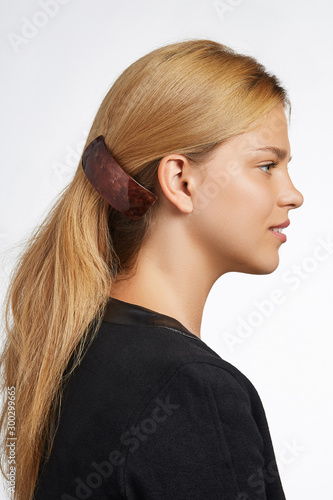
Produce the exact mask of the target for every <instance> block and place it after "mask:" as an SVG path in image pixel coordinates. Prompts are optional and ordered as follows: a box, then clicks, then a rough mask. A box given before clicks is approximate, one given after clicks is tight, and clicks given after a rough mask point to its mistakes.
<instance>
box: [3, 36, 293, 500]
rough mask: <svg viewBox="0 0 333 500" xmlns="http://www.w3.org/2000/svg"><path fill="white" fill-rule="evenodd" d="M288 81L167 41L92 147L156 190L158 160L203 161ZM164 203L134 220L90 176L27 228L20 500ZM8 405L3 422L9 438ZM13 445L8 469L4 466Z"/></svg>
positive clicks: (111, 95) (9, 376)
mask: <svg viewBox="0 0 333 500" xmlns="http://www.w3.org/2000/svg"><path fill="white" fill-rule="evenodd" d="M281 103H282V104H283V105H286V104H288V98H287V96H286V92H285V90H284V89H283V88H282V87H281V85H280V84H279V82H278V80H277V79H276V78H275V77H274V76H273V75H270V74H269V73H268V72H267V71H266V70H265V68H264V67H263V66H262V65H260V64H259V63H258V62H257V61H256V60H255V59H253V58H252V57H249V56H244V55H241V54H237V53H235V52H234V51H233V50H231V49H230V48H228V47H226V46H224V45H221V44H219V43H216V42H213V41H210V40H190V41H185V42H180V43H176V44H171V45H168V46H165V47H162V48H159V49H157V50H154V51H153V52H151V53H149V54H147V55H145V56H144V57H142V58H141V59H139V60H138V61H136V62H134V63H133V64H132V65H131V66H129V67H128V68H127V69H126V70H125V71H124V72H123V73H122V74H121V75H120V76H119V78H118V79H117V80H116V82H115V83H114V85H113V86H112V87H111V89H110V90H109V91H108V93H107V95H106V96H105V98H104V100H103V102H102V104H101V106H100V108H99V110H98V112H97V115H96V117H95V120H94V123H93V125H92V128H91V130H90V133H89V136H88V138H87V142H86V145H87V144H88V143H90V142H91V141H92V140H93V139H94V138H95V137H97V136H98V135H104V137H105V141H106V144H107V146H108V148H109V150H110V151H111V152H112V154H113V156H114V157H115V159H116V160H117V161H118V163H119V164H120V165H122V166H123V168H124V169H125V170H126V171H127V172H128V173H129V174H131V175H132V176H133V177H134V178H135V179H136V180H137V181H138V182H140V183H141V184H143V185H144V186H145V187H146V188H147V189H150V190H151V191H153V192H154V191H156V188H157V182H158V181H157V168H158V165H159V162H160V160H161V159H162V158H163V157H164V156H166V155H168V154H171V153H181V154H183V155H185V156H187V157H188V158H189V159H190V160H191V161H193V162H196V163H198V164H200V162H202V161H203V160H204V159H205V158H206V157H207V155H208V154H209V153H210V152H211V151H213V150H214V148H215V147H217V146H218V145H219V144H221V143H222V142H223V141H224V140H225V139H227V138H229V137H231V136H234V135H237V134H240V133H242V132H245V131H247V130H248V129H249V127H250V126H251V124H253V122H255V120H256V119H257V118H259V117H260V116H262V115H263V114H264V113H266V112H267V111H269V110H271V109H272V108H273V107H274V106H276V105H277V104H281ZM157 206H158V201H157V202H156V204H155V205H154V206H153V207H152V209H151V210H150V211H148V212H147V214H146V215H145V216H144V217H143V218H142V219H141V220H139V221H135V222H134V221H132V220H130V219H127V218H126V217H124V216H122V215H121V214H119V213H118V212H116V211H115V210H114V209H112V208H111V207H110V206H109V205H108V204H107V203H106V202H105V201H104V200H103V199H102V198H101V197H100V196H99V195H98V194H97V193H96V191H95V190H94V189H93V188H92V186H91V185H90V183H89V182H88V181H87V179H86V178H85V175H84V173H83V170H82V166H81V162H80V164H79V165H78V168H77V171H76V173H75V176H74V178H73V181H72V182H71V183H70V185H69V186H68V187H67V189H66V190H65V191H64V193H63V194H62V196H61V198H60V199H59V200H58V202H57V203H56V204H55V206H54V208H53V209H52V211H51V212H50V213H49V215H48V217H47V218H46V220H45V221H44V222H43V224H42V225H41V226H40V227H39V228H38V229H37V231H36V232H35V234H33V236H32V237H31V240H30V242H29V245H28V246H27V248H26V250H25V252H24V254H23V255H22V257H21V259H20V261H19V263H18V267H17V270H16V272H15V275H14V276H13V278H12V281H11V285H10V288H9V290H8V295H7V301H6V331H7V337H6V345H5V348H4V350H3V353H2V357H1V367H2V371H3V380H2V383H3V385H2V390H3V394H4V396H6V392H7V387H11V386H14V387H15V392H16V401H15V404H16V438H17V440H16V490H15V495H14V498H15V499H19V500H31V499H32V498H33V492H34V488H35V487H36V484H37V478H38V473H39V471H40V468H41V466H42V464H43V463H46V461H47V459H48V457H49V455H50V452H51V448H52V443H53V440H54V436H55V432H56V428H57V421H58V417H59V412H60V406H61V395H62V389H63V387H64V384H65V383H66V381H67V379H68V377H69V376H70V374H71V372H72V371H73V370H74V369H75V367H76V366H77V365H78V364H79V363H80V362H81V360H82V357H83V355H84V353H85V352H86V349H87V348H88V347H89V345H90V343H91V342H92V340H93V338H94V336H95V334H96V332H97V330H98V327H99V325H100V322H101V318H102V316H103V311H104V308H105V305H106V303H107V300H108V297H109V296H110V291H111V289H112V283H113V281H114V280H115V278H116V276H117V274H118V275H119V273H120V272H124V271H126V270H130V269H131V268H132V267H133V265H134V263H135V258H136V256H137V254H138V250H139V249H140V246H141V245H142V242H143V240H144V237H145V234H146V232H147V228H148V227H149V223H150V221H151V218H152V214H154V211H155V210H156V207H157ZM6 410H7V407H6V405H5V406H4V408H3V411H2V414H1V420H0V426H1V429H2V433H3V441H2V446H3V449H4V450H6V446H5V437H6V436H5V433H6V429H7V425H8V420H7V411H6ZM7 463H8V450H6V452H4V453H3V463H2V466H1V469H2V472H3V474H4V475H5V474H6V473H8V469H7V468H6V464H7Z"/></svg>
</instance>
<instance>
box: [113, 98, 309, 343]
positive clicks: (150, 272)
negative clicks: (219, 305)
mask: <svg viewBox="0 0 333 500" xmlns="http://www.w3.org/2000/svg"><path fill="white" fill-rule="evenodd" d="M254 125H255V128H254V129H253V130H251V131H249V132H246V133H243V134H240V135H238V136H235V137H232V138H230V139H228V140H227V141H225V142H224V143H223V144H222V145H220V146H218V148H216V149H215V150H214V152H213V154H212V155H211V156H210V158H209V159H208V160H207V161H205V162H204V164H202V165H194V164H193V163H191V162H190V161H189V160H188V159H187V158H186V157H185V156H183V155H179V154H171V155H168V156H166V157H164V158H163V159H162V161H161V162H160V165H159V169H158V179H159V184H160V185H159V193H158V195H159V200H158V206H157V207H156V209H155V214H154V219H153V221H152V224H151V226H150V228H149V230H148V232H147V235H146V239H145V244H144V245H143V247H142V249H141V251H140V252H139V254H138V258H137V262H136V266H135V268H134V269H133V272H132V273H131V274H130V275H127V276H119V279H117V281H116V282H115V283H114V284H112V292H111V296H112V297H115V298H118V299H120V300H124V301H126V302H130V303H132V304H138V305H141V306H143V307H147V308H148V309H152V310H154V311H157V312H160V313H162V314H166V315H168V316H171V317H173V318H176V319H177V320H178V321H180V322H181V323H182V324H183V325H184V326H185V327H186V328H188V329H189V330H190V331H191V332H192V333H194V334H195V335H197V336H198V337H200V327H201V320H202V313H203V308H204V305H205V302H206V299H207V296H208V294H209V291H210V289H211V287H212V286H213V284H214V283H215V281H216V280H217V279H218V278H219V277H220V276H222V275H223V274H225V273H227V272H231V271H236V272H243V273H251V274H269V273H271V272H273V271H274V270H275V269H276V268H277V266H278V263H279V254H278V250H279V248H280V246H281V244H283V243H282V241H281V240H280V239H279V238H278V237H277V236H276V235H274V233H273V232H272V230H271V229H270V228H272V227H274V226H278V225H280V224H282V223H284V222H285V221H287V220H288V213H289V210H291V209H294V208H297V207H299V206H301V205H302V203H303V196H302V194H301V193H300V192H299V191H298V190H297V189H296V188H295V187H294V185H293V184H292V182H291V179H290V176H289V172H288V161H289V160H290V143H289V139H288V125H287V120H286V116H285V111H284V109H283V106H282V105H278V106H276V107H275V108H274V109H272V110H271V111H270V112H268V113H267V114H265V115H264V116H263V117H262V118H261V119H260V120H259V121H257V122H256V123H255V124H254ZM263 148H278V149H279V150H280V151H281V152H282V153H283V157H281V158H279V157H278V155H277V152H276V151H272V150H269V149H263ZM273 163H276V164H277V165H276V166H275V168H274V167H273V166H268V165H270V164H273Z"/></svg>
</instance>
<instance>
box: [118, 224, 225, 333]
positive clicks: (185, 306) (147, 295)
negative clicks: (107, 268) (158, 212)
mask: <svg viewBox="0 0 333 500" xmlns="http://www.w3.org/2000/svg"><path fill="white" fill-rule="evenodd" d="M182 231H183V229H182ZM175 233H177V231H175V228H173V229H172V231H171V230H170V231H167V229H166V227H165V226H164V227H163V234H159V233H158V232H157V231H155V233H154V234H153V235H151V236H150V237H149V238H148V239H147V240H146V242H145V244H144V246H143V247H142V248H141V250H140V252H139V254H138V257H137V260H136V266H135V269H134V271H133V272H132V273H131V274H129V273H128V274H127V275H125V274H123V275H122V274H120V275H118V277H117V279H116V281H115V282H114V283H113V284H112V288H111V293H110V296H111V297H114V298H116V299H119V300H123V301H125V302H129V303H132V304H137V305H140V306H143V307H146V308H148V309H152V310H153V311H156V312H159V313H161V314H166V315H168V316H171V317H173V318H175V319H177V320H178V321H180V323H182V324H183V325H184V326H185V327H186V328H187V329H188V330H189V331H190V332H192V333H193V334H194V335H197V336H198V337H200V330H201V322H202V314H203V309H204V305H205V303H206V300H207V296H208V294H209V291H210V289H211V287H212V285H213V284H214V282H215V280H216V278H217V276H214V274H213V273H212V272H211V270H210V269H209V266H208V262H207V259H206V258H205V256H204V253H203V252H202V251H201V252H200V249H199V248H198V247H197V246H196V245H194V244H193V242H192V243H191V242H190V241H189V240H187V239H186V238H183V239H181V238H177V234H175ZM215 273H216V271H215Z"/></svg>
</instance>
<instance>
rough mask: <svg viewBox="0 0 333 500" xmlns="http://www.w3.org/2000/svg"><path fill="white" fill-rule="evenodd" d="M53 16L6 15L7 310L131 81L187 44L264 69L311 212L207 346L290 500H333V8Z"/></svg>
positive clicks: (74, 7)
mask: <svg viewBox="0 0 333 500" xmlns="http://www.w3.org/2000/svg"><path fill="white" fill-rule="evenodd" d="M51 3H53V5H55V7H53V12H52V15H51V13H50V12H51V11H50V8H51V7H50V4H51ZM43 4H44V7H42V5H43ZM46 4H47V0H44V1H43V0H24V1H23V0H16V1H15V2H9V1H8V2H4V0H2V2H1V13H0V19H1V59H2V65H1V66H2V71H1V75H2V76H1V84H2V92H1V101H2V102H1V104H2V107H1V109H2V114H1V118H2V130H1V137H2V139H3V141H2V146H1V164H0V165H1V166H0V169H1V181H0V190H1V194H0V263H1V276H0V279H1V283H2V286H1V297H3V293H4V291H5V289H6V283H7V280H8V275H9V273H10V271H11V269H12V267H13V262H14V257H15V255H16V253H17V251H18V248H19V246H18V244H19V243H20V242H22V239H23V238H25V237H27V236H28V235H29V233H30V231H31V230H32V229H33V228H34V227H35V226H36V225H37V224H38V223H39V222H41V220H42V218H43V217H44V216H45V214H46V212H47V210H48V208H49V207H50V206H51V203H52V201H53V200H54V198H55V196H56V195H57V194H58V193H59V192H60V191H61V190H62V189H63V187H65V185H66V184H67V183H68V182H69V181H70V179H71V176H72V175H73V173H74V170H75V168H76V166H77V163H78V159H79V155H81V152H82V147H83V141H84V139H85V138H86V136H87V133H88V130H89V128H90V126H91V124H92V120H93V118H94V115H95V113H96V111H97V108H98V106H99V104H100V102H101V100H102V99H103V97H104V95H105V93H106V91H107V90H108V88H109V87H110V86H111V84H112V82H113V81H114V80H115V78H116V77H117V76H118V75H119V74H120V72H121V71H122V70H124V69H125V68H126V67H127V66H128V65H129V64H130V63H131V62H133V61H134V60H136V59H137V58H138V57H140V56H142V55H143V54H145V53H147V52H149V51H151V50H152V49H155V48H157V47H159V46H161V45H164V44H166V43H170V42H175V41H180V40H184V39H188V38H210V39H213V40H216V41H218V42H222V43H225V44H227V45H230V46H231V47H233V48H235V49H237V50H239V51H241V52H245V53H247V54H250V55H254V56H255V57H257V58H258V59H259V61H260V62H262V63H264V64H265V65H266V67H267V68H268V69H269V70H271V71H273V72H274V73H276V74H277V75H278V76H279V78H280V79H281V80H282V82H283V84H284V85H285V86H286V88H287V89H288V91H289V94H290V97H291V101H292V121H291V126H290V140H291V146H292V155H293V161H292V162H291V165H290V174H291V176H292V179H293V181H294V183H295V185H296V187H297V188H298V189H299V190H300V191H301V192H302V193H303V195H304V197H305V202H304V205H303V206H302V208H301V209H299V210H297V211H295V212H291V213H290V219H291V226H290V228H288V230H287V231H286V232H287V235H288V242H287V243H286V244H285V245H283V247H282V248H281V250H280V266H279V268H278V270H276V271H275V272H274V273H272V274H271V275H268V276H249V275H242V274H235V273H232V274H228V275H226V276H224V277H222V278H220V279H219V280H218V282H217V283H216V284H215V285H214V287H213V289H212V291H211V293H210V295H209V297H208V301H207V304H206V307H205V311H204V317H203V324H202V333H201V336H202V339H203V340H204V341H205V342H206V343H207V344H208V345H209V346H210V347H212V348H213V349H215V350H216V351H217V352H218V353H219V354H220V356H221V357H223V358H224V359H226V360H227V361H229V362H230V363H232V364H233V365H235V366H237V367H238V368H239V369H240V370H241V371H242V372H243V373H244V374H245V375H247V376H248V378H249V379H250V380H251V381H252V382H253V384H254V385H255V387H256V388H257V390H258V392H259V394H260V396H261V399H262V401H263V404H264V407H265V410H266V414H267V418H268V421H269V425H270V430H271V435H272V440H273V444H274V448H275V452H276V455H277V458H278V463H279V468H280V473H281V478H282V482H283V485H284V489H285V493H286V497H287V499H288V500H317V499H318V500H319V499H324V498H325V499H333V492H332V486H331V484H332V482H331V476H332V471H331V468H332V458H333V457H332V449H333V439H332V430H331V428H332V420H333V411H332V410H333V408H332V378H333V377H332V366H331V364H332V363H331V353H332V340H331V335H332V331H333V328H332V324H333V302H332V299H333V292H332V288H333V279H332V278H333V244H332V243H333V225H332V215H333V201H332V198H333V197H332V186H333V174H332V168H333V165H332V159H331V147H332V142H333V139H332V138H333V134H332V132H333V130H332V129H333V127H332V111H333V109H332V96H331V92H332V87H333V66H332V50H333V37H332V28H331V26H332V17H333V7H332V5H333V4H332V2H331V1H330V0H317V1H316V2H314V1H312V0H280V1H279V2H276V1H272V0H270V1H267V0H225V1H224V2H222V1H221V2H214V1H212V0H141V1H140V2H139V1H135V0H127V1H122V2H119V1H110V0H94V1H88V0H81V1H78V0H62V1H61V2H60V1H58V0H52V1H51V0H49V3H48V5H49V14H46V13H45V12H46V10H47V7H45V5H46ZM56 10H57V12H56ZM41 13H44V14H41ZM31 23H32V24H31ZM28 25H29V27H28ZM323 242H324V243H323ZM325 242H326V243H325ZM275 289H278V290H280V297H281V300H280V303H279V304H274V303H273V302H272V301H271V294H272V292H273V290H275ZM268 300H270V303H268V302H267V301H268ZM240 325H242V327H240ZM3 495H4V493H3ZM0 496H1V493H0ZM1 498H5V496H3V497H1Z"/></svg>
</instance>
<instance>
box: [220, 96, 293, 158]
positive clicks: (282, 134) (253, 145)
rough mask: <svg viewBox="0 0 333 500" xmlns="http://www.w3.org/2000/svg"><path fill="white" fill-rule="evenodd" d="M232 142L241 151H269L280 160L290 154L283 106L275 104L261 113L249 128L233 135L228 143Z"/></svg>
mask: <svg viewBox="0 0 333 500" xmlns="http://www.w3.org/2000/svg"><path fill="white" fill-rule="evenodd" d="M232 143H233V146H234V147H235V148H236V149H237V150H238V151H239V152H241V153H251V154H265V153H270V154H274V155H275V156H277V157H278V158H279V159H281V160H283V159H284V158H285V157H286V156H288V155H290V143H289V137H288V123H287V118H286V114H285V111H284V108H283V106H282V105H281V106H280V105H279V106H276V107H275V108H273V109H272V110H270V111H269V112H268V113H266V114H265V115H263V116H262V117H261V118H260V119H259V120H257V121H256V122H255V123H254V125H253V127H252V128H251V130H249V131H248V132H245V133H243V134H239V135H238V136H235V137H233V138H232V139H231V141H230V145H232ZM288 159H289V158H288Z"/></svg>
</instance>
